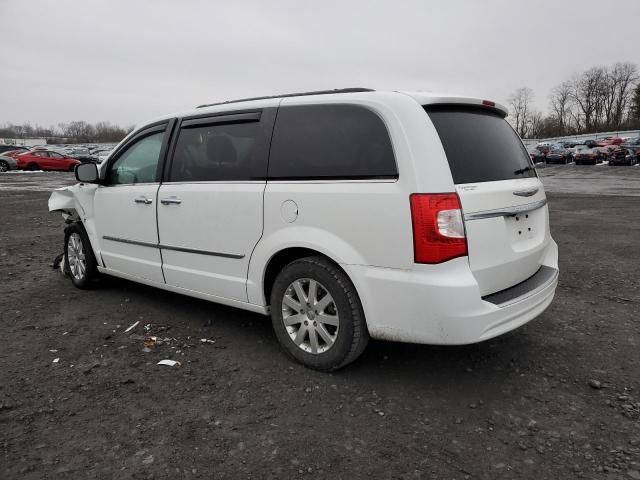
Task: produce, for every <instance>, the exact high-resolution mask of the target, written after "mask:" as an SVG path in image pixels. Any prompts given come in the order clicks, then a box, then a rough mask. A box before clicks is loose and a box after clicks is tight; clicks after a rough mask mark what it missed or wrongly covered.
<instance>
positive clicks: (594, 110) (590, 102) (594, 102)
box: [571, 67, 606, 132]
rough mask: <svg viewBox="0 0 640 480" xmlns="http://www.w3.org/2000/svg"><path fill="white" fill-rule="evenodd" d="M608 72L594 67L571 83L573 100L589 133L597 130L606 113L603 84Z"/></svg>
mask: <svg viewBox="0 0 640 480" xmlns="http://www.w3.org/2000/svg"><path fill="white" fill-rule="evenodd" d="M605 78H606V70H605V69H604V68H602V67H593V68H590V69H589V70H587V71H586V72H584V73H583V74H582V75H580V76H578V77H576V78H574V80H573V81H572V83H571V98H572V99H573V101H574V102H575V103H576V105H577V107H578V109H579V110H580V115H581V117H582V120H583V121H584V129H585V130H586V131H587V132H593V131H595V130H596V127H597V125H598V122H599V120H600V118H601V116H602V113H603V111H604V98H603V84H604V79H605Z"/></svg>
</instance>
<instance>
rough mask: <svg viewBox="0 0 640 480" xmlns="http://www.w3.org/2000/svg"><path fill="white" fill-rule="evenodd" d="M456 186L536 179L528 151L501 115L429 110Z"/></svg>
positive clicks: (449, 108) (444, 108)
mask: <svg viewBox="0 0 640 480" xmlns="http://www.w3.org/2000/svg"><path fill="white" fill-rule="evenodd" d="M425 110H426V112H427V113H428V114H429V118H431V121H432V122H433V124H434V125H435V127H436V130H437V132H438V135H439V136H440V140H441V141H442V146H443V147H444V151H445V153H446V155H447V160H448V162H449V168H450V169H451V175H452V176H453V181H454V183H456V184H461V183H478V182H491V181H496V180H511V179H515V178H525V177H535V176H536V173H535V169H534V167H533V164H532V163H531V158H530V157H529V154H528V153H527V150H526V149H525V148H524V146H523V145H522V142H521V141H520V138H519V137H518V135H517V134H516V133H515V132H514V131H513V128H511V126H510V125H509V124H508V123H507V121H506V120H505V119H504V118H502V117H501V116H500V115H498V114H497V113H495V112H493V111H490V110H485V109H482V108H475V107H462V106H451V105H442V106H440V105H429V106H426V107H425Z"/></svg>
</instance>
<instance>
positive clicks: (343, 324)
mask: <svg viewBox="0 0 640 480" xmlns="http://www.w3.org/2000/svg"><path fill="white" fill-rule="evenodd" d="M271 319H272V323H273V328H274V330H275V333H276V336H277V337H278V341H279V342H280V345H282V347H283V348H284V349H285V350H286V351H287V353H288V354H289V355H291V356H292V357H293V358H294V359H296V360H297V361H298V362H300V363H302V364H303V365H306V366H307V367H310V368H313V369H316V370H322V371H333V370H337V369H338V368H341V367H343V366H345V365H347V364H349V363H351V362H353V361H354V360H355V359H356V358H358V357H359V356H360V354H361V353H362V352H363V351H364V349H365V347H366V346H367V343H368V341H369V331H368V330H367V325H366V322H365V318H364V312H363V310H362V305H361V303H360V299H359V298H358V294H357V292H356V290H355V287H354V286H353V284H352V283H351V281H350V280H349V278H348V277H347V276H346V274H345V273H344V272H343V271H342V270H340V269H339V268H338V267H337V266H336V265H335V264H333V263H332V262H330V261H329V260H327V259H326V258H324V257H320V256H318V257H305V258H301V259H298V260H295V261H293V262H291V263H290V264H289V265H287V266H286V267H284V269H283V270H282V271H281V272H280V274H279V275H278V277H277V278H276V281H275V282H274V285H273V289H272V291H271Z"/></svg>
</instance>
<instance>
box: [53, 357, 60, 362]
mask: <svg viewBox="0 0 640 480" xmlns="http://www.w3.org/2000/svg"><path fill="white" fill-rule="evenodd" d="M59 361H60V358H54V359H53V362H51V363H58V362H59Z"/></svg>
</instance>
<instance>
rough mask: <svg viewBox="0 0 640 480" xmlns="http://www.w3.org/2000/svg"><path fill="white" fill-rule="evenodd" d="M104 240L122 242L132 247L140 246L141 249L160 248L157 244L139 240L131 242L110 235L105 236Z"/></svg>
mask: <svg viewBox="0 0 640 480" xmlns="http://www.w3.org/2000/svg"><path fill="white" fill-rule="evenodd" d="M102 239H103V240H109V241H111V242H120V243H128V244H131V245H140V246H141V247H151V248H158V244H157V243H151V242H140V241H138V240H129V239H127V238H118V237H111V236H109V235H103V236H102Z"/></svg>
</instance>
